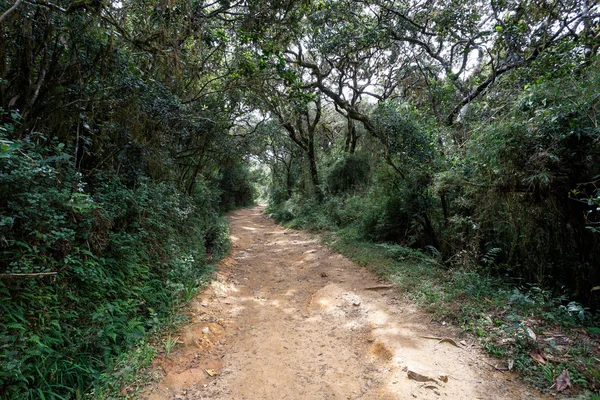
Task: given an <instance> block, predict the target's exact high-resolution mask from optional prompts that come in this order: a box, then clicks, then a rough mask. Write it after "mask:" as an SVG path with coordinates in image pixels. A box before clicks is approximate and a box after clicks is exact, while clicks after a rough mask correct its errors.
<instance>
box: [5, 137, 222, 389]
mask: <svg viewBox="0 0 600 400" xmlns="http://www.w3.org/2000/svg"><path fill="white" fill-rule="evenodd" d="M0 140H1V141H2V149H0V150H1V151H0V214H1V215H2V218H1V219H0V259H2V261H3V262H2V269H1V271H0V273H2V274H3V276H2V279H1V280H0V310H1V312H0V315H1V316H0V393H2V394H1V395H0V398H2V399H11V400H12V399H31V398H69V397H81V396H82V394H83V393H85V392H86V391H87V390H89V388H90V386H91V385H92V384H93V383H94V380H95V379H96V377H97V376H98V375H99V374H100V373H101V372H102V371H104V370H105V369H106V368H107V367H109V366H110V365H111V363H112V360H114V359H115V357H116V356H117V355H118V354H119V353H120V352H122V350H123V349H124V348H126V347H128V346H131V345H132V344H134V343H136V342H137V341H139V340H140V338H142V337H143V336H144V335H145V334H146V333H147V332H149V331H152V330H153V329H154V328H156V326H157V325H158V324H159V321H160V320H161V319H163V318H166V317H168V316H169V314H170V313H171V312H172V309H173V305H174V304H177V303H179V302H182V301H184V300H186V299H189V296H190V293H193V291H194V290H195V288H196V287H197V286H198V283H199V280H200V279H201V278H202V276H203V275H204V274H206V273H208V272H209V271H210V268H209V266H207V263H206V254H207V253H208V254H210V255H212V256H220V255H223V254H224V253H225V252H226V251H227V249H228V233H227V224H226V221H225V220H224V219H223V217H222V216H221V214H220V213H219V208H218V200H217V199H218V195H217V194H216V193H215V192H214V190H210V189H208V188H207V187H206V186H205V185H197V187H196V191H195V193H194V197H191V196H188V195H185V194H184V193H182V192H181V191H179V190H177V189H176V188H175V187H174V186H173V185H171V184H168V183H157V182H153V181H150V180H148V179H144V178H139V179H138V180H137V182H136V183H135V185H134V186H127V185H126V184H125V183H124V182H122V181H121V180H120V179H119V178H118V177H117V176H115V175H114V174H111V175H109V174H103V175H95V176H90V177H84V176H83V175H82V174H81V173H79V172H78V171H77V170H75V168H74V166H73V162H72V159H71V157H70V154H72V150H73V149H71V148H69V146H64V145H62V144H61V143H56V142H54V141H52V140H48V139H46V138H44V137H42V136H40V135H37V136H36V135H32V136H29V137H27V138H26V139H25V140H20V141H9V140H8V139H7V138H6V136H4V137H0ZM23 274H29V275H23Z"/></svg>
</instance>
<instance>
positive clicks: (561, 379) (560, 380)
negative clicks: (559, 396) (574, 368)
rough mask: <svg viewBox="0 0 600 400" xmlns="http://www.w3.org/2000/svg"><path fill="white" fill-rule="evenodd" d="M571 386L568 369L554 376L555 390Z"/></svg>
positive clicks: (560, 390)
mask: <svg viewBox="0 0 600 400" xmlns="http://www.w3.org/2000/svg"><path fill="white" fill-rule="evenodd" d="M569 386H571V375H569V371H568V370H566V369H565V370H564V371H563V372H562V373H561V374H560V375H559V376H558V377H557V378H556V391H557V392H562V391H563V390H565V389H566V388H567V387H569Z"/></svg>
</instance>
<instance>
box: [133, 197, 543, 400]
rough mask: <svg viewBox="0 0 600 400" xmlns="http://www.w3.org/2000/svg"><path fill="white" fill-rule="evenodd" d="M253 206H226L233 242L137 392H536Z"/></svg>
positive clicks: (266, 398) (201, 395)
mask: <svg viewBox="0 0 600 400" xmlns="http://www.w3.org/2000/svg"><path fill="white" fill-rule="evenodd" d="M261 212H262V208H260V207H254V208H251V209H245V210H240V211H237V212H235V213H233V214H232V215H231V216H230V222H231V240H232V246H233V250H232V252H231V254H230V256H229V257H228V258H226V259H225V260H223V261H222V262H221V264H220V269H219V274H218V279H217V280H216V281H214V282H213V283H212V285H211V287H210V289H209V290H207V291H206V292H204V293H203V294H202V295H200V296H199V297H198V298H197V299H196V300H195V301H194V302H193V304H192V307H191V309H190V320H191V323H190V324H189V325H187V326H185V327H184V328H183V329H182V331H181V332H180V333H179V335H178V336H179V343H178V344H177V345H176V347H175V348H174V350H173V351H172V352H171V354H170V355H169V356H168V357H167V356H166V355H162V356H160V357H158V359H157V361H156V368H158V369H161V370H162V371H163V373H164V378H163V379H162V381H161V382H159V383H158V384H155V385H153V386H151V387H149V388H148V389H147V390H146V391H145V393H144V396H143V398H145V399H150V400H157V399H160V400H162V399H190V400H192V399H193V400H197V399H217V400H221V399H222V400H242V399H247V400H275V399H277V400H283V399H309V400H310V399H365V400H366V399H381V400H387V399H390V400H391V399H412V398H418V399H439V398H443V399H469V400H470V399H525V398H541V396H540V395H539V394H538V393H533V391H532V390H529V389H527V388H526V387H524V386H522V385H520V384H518V383H517V381H516V378H515V376H514V375H513V374H511V373H508V372H506V373H504V372H499V371H495V370H493V368H492V367H490V365H488V364H486V363H485V362H484V360H485V361H487V362H489V363H491V364H493V363H494V362H493V361H492V360H487V359H485V358H484V356H483V355H482V353H481V351H480V350H479V348H478V346H477V345H475V344H473V342H472V340H470V339H469V338H459V337H457V335H458V334H459V332H458V331H457V330H455V329H453V328H451V327H446V326H441V325H440V324H439V323H433V322H430V317H429V316H428V315H426V314H423V313H421V312H419V311H417V310H416V309H415V308H414V307H413V306H411V305H410V304H408V303H407V302H406V301H405V300H403V299H402V294H401V293H398V292H397V291H395V289H389V288H385V287H381V286H384V283H382V282H380V281H378V280H377V277H376V276H375V275H373V274H372V273H370V272H369V271H367V270H366V269H364V268H361V267H359V266H357V265H356V264H354V263H353V262H351V261H349V260H347V259H346V258H344V257H342V256H341V255H339V254H336V253H335V252H333V251H332V250H330V249H328V248H327V247H325V246H323V245H322V244H321V243H320V242H319V241H318V240H317V239H315V238H312V237H311V236H309V235H307V234H305V233H301V232H297V231H293V230H288V229H285V228H282V227H281V226H278V225H276V224H275V223H274V222H272V221H271V220H270V219H268V218H267V217H266V216H264V215H262V213H261ZM432 337H438V338H452V339H454V341H455V343H456V345H457V346H455V345H454V344H453V343H451V342H450V341H442V342H441V343H440V341H439V340H436V339H431V338H432ZM461 342H462V343H461Z"/></svg>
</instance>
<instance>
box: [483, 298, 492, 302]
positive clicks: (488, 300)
mask: <svg viewBox="0 0 600 400" xmlns="http://www.w3.org/2000/svg"><path fill="white" fill-rule="evenodd" d="M484 299H485V301H487V302H488V303H491V302H492V301H491V300H490V299H488V298H487V297H484Z"/></svg>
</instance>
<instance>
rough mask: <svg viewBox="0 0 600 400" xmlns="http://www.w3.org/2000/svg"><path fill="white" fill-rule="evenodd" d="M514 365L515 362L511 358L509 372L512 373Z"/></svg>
mask: <svg viewBox="0 0 600 400" xmlns="http://www.w3.org/2000/svg"><path fill="white" fill-rule="evenodd" d="M514 365H515V360H513V359H512V358H509V359H508V370H509V371H512V369H513V366H514Z"/></svg>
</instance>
